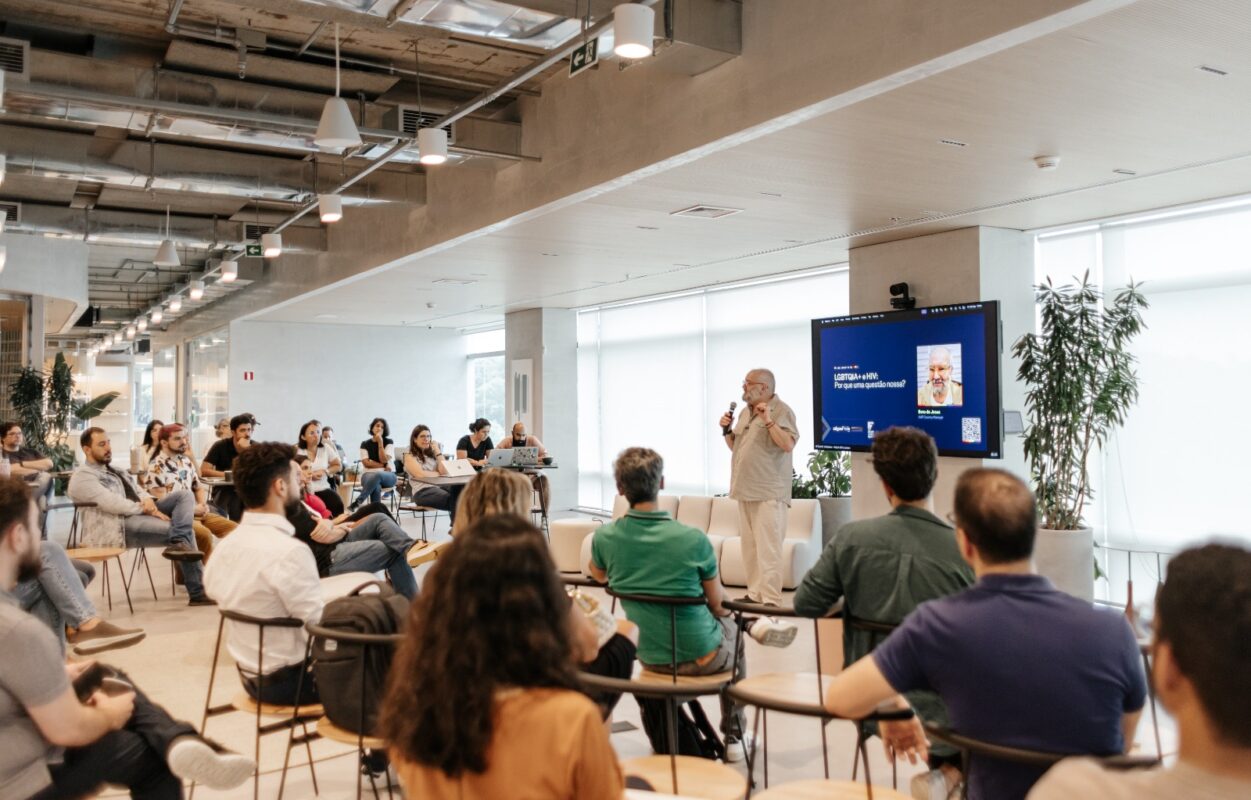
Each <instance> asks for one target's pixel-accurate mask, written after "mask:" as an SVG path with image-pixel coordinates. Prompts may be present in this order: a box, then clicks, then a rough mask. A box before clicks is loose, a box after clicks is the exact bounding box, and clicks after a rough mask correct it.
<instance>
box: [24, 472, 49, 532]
mask: <svg viewBox="0 0 1251 800" xmlns="http://www.w3.org/2000/svg"><path fill="white" fill-rule="evenodd" d="M27 481H28V482H29V483H30V494H31V496H32V497H34V498H35V502H36V503H38V504H39V530H41V531H43V535H44V536H47V535H48V504H49V503H51V502H52V490H53V488H54V487H55V486H56V478H53V477H52V475H51V473H47V472H37V473H35V474H34V475H32V476H30V478H28V479H27Z"/></svg>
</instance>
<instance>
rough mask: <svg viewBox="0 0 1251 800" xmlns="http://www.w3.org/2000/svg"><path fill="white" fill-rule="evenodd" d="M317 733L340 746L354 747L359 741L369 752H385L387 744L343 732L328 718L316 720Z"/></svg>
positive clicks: (371, 737) (372, 737) (375, 739)
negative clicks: (338, 743)
mask: <svg viewBox="0 0 1251 800" xmlns="http://www.w3.org/2000/svg"><path fill="white" fill-rule="evenodd" d="M317 733H318V734H320V735H321V738H323V739H329V740H330V741H332V742H340V743H342V744H350V745H352V746H355V745H356V743H357V742H358V741H359V742H361V743H362V745H363V746H364V747H367V748H369V749H370V750H385V749H386V747H387V743H386V742H385V741H383V740H382V739H380V738H378V737H377V736H363V737H362V736H359V735H357V734H355V733H352V732H351V731H349V730H344V729H343V728H340V727H339V726H338V725H335V724H334V723H333V722H331V721H330V717H322V718H321V719H319V720H317Z"/></svg>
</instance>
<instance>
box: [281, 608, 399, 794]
mask: <svg viewBox="0 0 1251 800" xmlns="http://www.w3.org/2000/svg"><path fill="white" fill-rule="evenodd" d="M304 629H305V630H307V631H308V633H309V639H308V656H309V657H311V656H312V652H313V641H314V640H315V639H324V640H326V641H332V642H341V643H344V644H359V645H364V646H365V647H392V648H394V647H395V646H397V645H399V644H400V643H401V642H403V641H404V635H403V634H399V633H396V634H377V633H353V632H351V631H342V630H337V629H335V628H327V627H325V626H324V625H318V624H315V623H312V622H310V623H308V624H306V625H305V626H304ZM306 660H307V659H306ZM364 664H365V661H364V659H362V660H361V666H362V669H363V668H364ZM301 682H303V676H301ZM367 696H368V690H367V687H366V681H365V676H364V675H363V674H362V675H361V697H360V703H359V704H358V707H359V708H360V717H359V718H358V719H357V721H356V766H357V772H356V800H360V798H361V775H360V773H361V769H360V768H361V766H362V765H363V764H364V762H365V737H366V736H367V735H369V734H366V733H365V732H364V731H365V698H366V697H367ZM291 734H292V736H293V737H294V735H295V731H294V730H292V731H291ZM290 754H291V747H290V746H288V747H287V755H288V756H289V755H290ZM283 775H284V776H285V775H286V763H285V762H284V763H283ZM369 784H370V787H371V788H372V789H373V793H374V798H375V800H376V798H377V797H378V784H377V782H375V781H374V776H373V773H370V775H369ZM393 789H394V786H393V785H392V782H391V778H390V775H389V774H388V775H387V797H388V798H393V797H394V794H393V792H392V790H393ZM279 797H281V794H280V795H279Z"/></svg>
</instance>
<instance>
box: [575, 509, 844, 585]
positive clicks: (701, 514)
mask: <svg viewBox="0 0 1251 800" xmlns="http://www.w3.org/2000/svg"><path fill="white" fill-rule="evenodd" d="M660 507H661V509H662V510H664V511H668V512H669V513H670V514H672V515H673V516H674V518H675V519H677V521H678V522H681V523H683V524H684V525H690V526H691V527H693V528H698V529H699V530H701V531H703V532H704V533H706V534H708V539H709V541H710V542H711V543H712V547H713V551H714V552H716V554H717V561H718V563H719V564H720V570H721V580H722V582H723V583H725V584H727V585H729V586H746V585H747V568H746V566H745V564H744V563H743V549H742V542H741V541H740V539H739V530H738V501H736V500H732V499H730V498H728V497H702V496H699V495H683V496H682V497H675V496H673V495H662V496H661V497H660ZM626 508H627V504H626V501H625V498H624V497H621V496H618V497H617V498H616V500H615V501H614V503H613V517H612V518H613V519H617V518H619V517H621V516H622V515H623V514H625V511H626ZM602 524H603V521H602V520H598V519H585V520H580V519H579V520H556V521H553V522H552V523H551V549H552V557H553V559H554V560H555V562H556V566H557V568H558V569H559V570H560V571H562V572H580V573H583V574H585V571H586V566H587V563H588V562H589V561H590V559H591V538H592V537H591V534H592V533H594V531H595V529H596V528H598V527H599V526H600V525H602ZM820 555H821V507H820V505H819V504H818V503H817V501H816V500H792V501H791V506H790V509H789V510H788V513H787V517H786V533H785V539H784V540H783V543H782V586H783V587H784V588H786V589H794V588H795V587H796V586H798V585H799V581H800V580H802V579H803V577H804V575H805V574H807V572H808V570H810V569H812V566H813V565H814V564H816V563H817V558H818V557H819V556H820Z"/></svg>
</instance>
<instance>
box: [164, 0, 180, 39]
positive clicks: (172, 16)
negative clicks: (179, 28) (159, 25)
mask: <svg viewBox="0 0 1251 800" xmlns="http://www.w3.org/2000/svg"><path fill="white" fill-rule="evenodd" d="M182 4H183V0H174V4H173V5H172V6H170V9H169V18H168V19H166V20H165V32H166V33H171V34H172V33H173V32H174V31H175V30H176V28H175V23H177V22H178V14H179V13H180V12H181V11H182Z"/></svg>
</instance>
